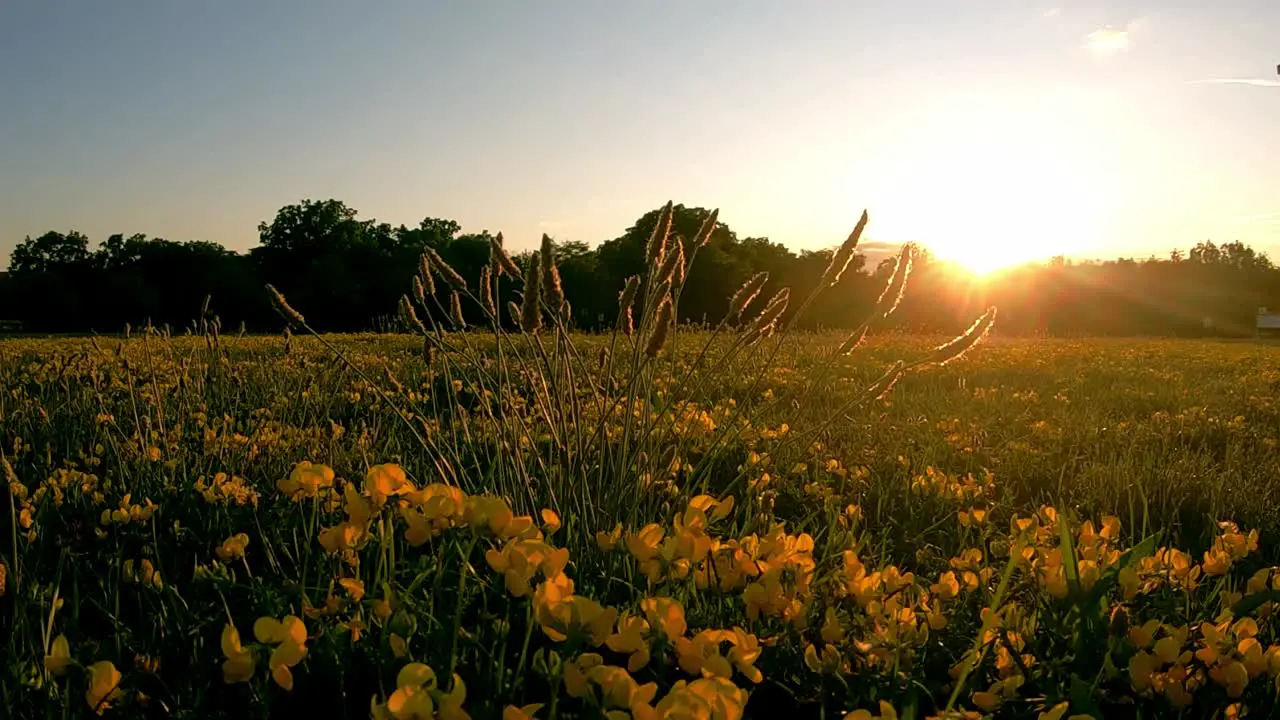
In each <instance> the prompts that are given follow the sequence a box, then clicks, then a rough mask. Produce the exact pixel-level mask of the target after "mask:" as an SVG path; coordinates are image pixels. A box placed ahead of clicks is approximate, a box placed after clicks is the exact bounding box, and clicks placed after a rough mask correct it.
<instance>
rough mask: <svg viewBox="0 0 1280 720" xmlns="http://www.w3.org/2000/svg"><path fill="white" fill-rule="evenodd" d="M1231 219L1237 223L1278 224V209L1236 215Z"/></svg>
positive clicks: (1279, 211) (1279, 217)
mask: <svg viewBox="0 0 1280 720" xmlns="http://www.w3.org/2000/svg"><path fill="white" fill-rule="evenodd" d="M1231 220H1232V221H1233V222H1234V223H1235V224H1237V225H1255V224H1264V225H1280V210H1276V211H1273V212H1263V213H1252V214H1250V215H1236V216H1234V217H1232V218H1231Z"/></svg>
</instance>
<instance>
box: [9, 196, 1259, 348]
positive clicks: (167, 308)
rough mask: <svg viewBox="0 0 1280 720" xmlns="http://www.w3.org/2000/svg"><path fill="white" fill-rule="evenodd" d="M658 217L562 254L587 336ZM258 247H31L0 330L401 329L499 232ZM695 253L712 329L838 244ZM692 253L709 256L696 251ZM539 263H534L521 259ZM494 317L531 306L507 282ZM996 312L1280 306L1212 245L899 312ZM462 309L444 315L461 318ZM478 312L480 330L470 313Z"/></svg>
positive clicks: (1141, 316)
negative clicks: (273, 294) (436, 264)
mask: <svg viewBox="0 0 1280 720" xmlns="http://www.w3.org/2000/svg"><path fill="white" fill-rule="evenodd" d="M660 214H661V208H655V209H654V210H651V211H649V212H646V213H645V214H643V215H641V216H640V217H639V218H638V219H637V220H636V221H635V223H634V224H633V225H632V226H631V227H629V228H627V229H626V231H624V232H623V233H622V234H621V235H620V236H618V237H616V238H613V239H610V240H606V241H604V242H602V243H600V244H599V245H597V246H596V247H591V246H589V245H588V244H586V243H584V242H578V241H568V242H557V243H555V249H556V257H557V259H558V264H559V270H560V275H561V278H562V280H563V284H564V292H565V295H566V299H567V300H568V302H569V305H570V307H571V308H572V319H573V323H574V324H575V325H576V326H577V327H580V328H582V329H584V330H600V329H603V328H606V327H608V326H610V325H611V324H612V323H613V322H614V319H615V318H616V316H617V309H618V291H619V290H620V289H621V288H622V286H623V284H624V282H625V280H626V278H627V277H629V276H631V275H635V274H639V273H641V272H642V271H643V268H644V263H645V256H644V253H645V243H646V241H647V239H648V237H649V235H650V233H651V232H652V231H653V228H654V226H655V225H656V224H657V222H658V219H659V216H660ZM710 216H711V212H710V211H709V210H707V209H705V208H699V207H686V206H684V205H676V206H675V207H674V209H673V212H672V221H671V228H672V233H673V236H676V237H679V238H683V239H684V240H682V241H688V240H691V239H692V238H694V237H695V236H696V235H697V233H698V231H699V229H700V228H702V226H703V223H704V222H706V221H707V220H708V218H709V217H710ZM258 234H259V243H258V245H257V246H256V247H254V248H252V249H251V250H249V251H248V252H246V253H237V252H234V251H231V250H228V249H227V248H225V247H223V246H221V245H218V244H216V243H212V242H206V241H198V240H197V241H174V240H168V239H163V238H149V237H146V236H144V235H129V236H125V235H112V236H110V237H108V238H107V239H106V240H105V241H102V242H101V243H100V244H99V245H98V246H97V247H96V248H95V247H91V246H90V241H89V238H87V237H86V236H85V235H83V234H81V233H78V232H75V231H71V232H67V233H62V232H56V231H51V232H47V233H45V234H43V235H40V236H39V237H34V238H33V237H27V238H26V239H24V240H23V241H22V242H20V243H19V244H18V245H17V247H16V248H14V250H13V253H12V255H11V258H10V262H9V270H8V272H7V273H5V274H4V275H3V276H2V277H0V321H9V322H10V323H11V324H12V325H17V324H20V326H21V328H22V329H23V330H24V331H27V332H39V333H81V332H88V331H96V332H118V331H119V330H120V329H121V328H123V327H124V326H125V324H126V323H129V324H132V325H134V326H139V325H142V324H145V323H150V324H152V325H154V326H156V327H160V326H164V325H168V326H169V327H170V328H171V330H172V331H173V332H181V331H182V329H183V328H188V327H192V326H193V325H195V324H197V323H198V321H199V320H201V319H204V320H206V321H212V320H213V319H215V318H216V319H217V321H218V322H219V323H220V327H221V330H222V332H223V333H227V332H234V331H236V330H237V329H238V328H243V329H245V330H246V331H249V332H267V331H278V330H280V328H281V327H282V322H281V321H280V319H279V318H278V317H277V316H276V315H275V313H274V312H273V310H272V308H271V306H270V303H268V302H267V299H266V295H265V292H264V289H263V288H264V285H265V284H266V283H271V284H273V285H274V286H275V287H277V288H278V289H280V290H281V291H282V292H283V293H284V294H285V296H286V297H288V298H289V301H290V303H291V304H292V305H294V306H295V307H297V308H298V309H300V310H302V311H303V312H304V313H305V314H306V316H307V318H308V321H309V322H310V323H311V324H312V325H313V326H314V327H316V328H317V329H318V330H321V331H330V332H351V331H364V330H391V329H395V328H396V320H395V310H396V306H397V301H398V299H399V298H400V296H401V295H402V294H404V293H406V292H408V291H409V289H410V287H411V284H412V278H413V276H414V274H415V273H416V272H417V270H418V267H419V258H420V257H421V255H422V254H423V252H424V250H426V249H427V248H430V249H432V250H434V251H435V252H436V253H438V254H439V256H440V257H442V258H443V259H444V260H445V261H446V262H448V263H449V264H450V265H451V266H452V267H453V268H454V269H455V270H457V272H458V273H460V274H461V275H462V276H463V277H464V278H466V279H468V280H469V281H472V282H474V280H475V279H476V278H478V277H479V275H480V271H481V268H482V267H483V266H484V265H486V264H487V263H488V262H489V256H490V247H491V243H492V242H494V241H495V240H496V238H495V237H493V236H491V235H490V233H489V232H488V231H482V232H478V233H477V232H464V231H463V228H462V227H461V226H460V225H459V224H458V223H457V222H454V221H452V220H447V219H441V218H432V217H428V218H426V219H424V220H422V222H420V223H418V225H417V226H416V227H408V226H405V225H399V226H392V225H390V224H388V223H380V222H377V221H376V220H372V219H359V218H358V213H357V211H356V210H355V209H354V208H352V207H350V206H348V205H347V204H345V203H343V202H341V201H339V200H332V199H331V200H321V201H315V200H304V201H302V202H300V203H297V204H291V205H287V206H285V207H283V208H281V209H280V210H279V211H278V212H277V213H276V216H275V218H274V219H272V220H271V221H270V222H262V223H260V224H259V225H258ZM685 249H686V250H687V251H688V254H689V256H690V257H691V258H693V259H694V261H693V262H692V264H691V265H690V268H689V275H688V278H687V280H686V283H685V285H684V289H683V291H682V294H681V298H680V303H679V316H680V317H679V319H680V320H681V321H682V322H686V323H707V324H712V325H714V324H716V323H718V322H720V320H721V319H723V317H724V315H725V313H726V311H727V309H728V299H729V297H730V296H731V295H732V294H733V292H734V291H735V290H736V289H737V288H738V286H740V285H741V284H742V283H743V282H745V281H746V280H747V279H748V278H750V277H752V276H753V275H754V274H756V273H759V272H767V273H768V274H769V281H768V284H767V285H766V287H765V292H766V293H771V292H773V291H774V290H776V289H778V288H781V287H790V288H791V291H792V296H793V297H795V296H799V297H806V296H807V295H808V293H809V291H810V290H811V289H812V288H813V287H814V286H815V285H816V284H817V283H818V282H819V280H820V278H821V276H822V274H823V271H824V270H825V268H826V266H827V264H828V262H829V261H830V259H831V253H832V249H827V250H814V251H800V252H794V251H792V250H790V249H788V248H787V247H786V246H785V245H783V244H781V243H778V242H774V241H771V240H769V239H768V238H759V237H738V235H737V234H736V233H735V232H734V231H733V230H731V229H730V228H729V226H728V225H726V224H725V223H723V222H719V221H718V220H716V221H715V224H714V226H713V228H712V230H711V233H710V239H709V241H708V242H706V243H705V244H703V245H702V246H700V247H698V248H696V250H695V248H692V247H686V248H685ZM695 252H696V255H695ZM516 261H517V262H520V263H526V262H527V261H528V253H524V254H517V255H516ZM893 262H894V258H892V257H889V258H884V259H882V260H880V261H879V262H874V263H872V262H868V259H867V256H866V255H862V254H859V255H856V256H855V257H854V260H853V263H852V264H851V265H850V267H849V270H848V272H846V277H845V278H844V279H843V280H842V281H841V283H840V285H839V286H838V287H837V288H835V289H834V290H831V291H827V292H824V293H823V294H821V295H819V297H818V301H817V303H816V304H815V305H814V306H811V307H810V308H809V309H808V310H807V311H806V313H805V315H804V317H803V318H802V326H804V327H809V328H849V327H853V326H855V325H856V324H858V323H860V322H861V320H862V319H863V318H864V317H865V315H866V313H867V311H868V310H869V308H870V307H871V305H872V304H873V303H874V302H875V300H876V298H877V296H878V295H879V293H880V291H881V289H882V288H883V287H884V283H885V280H886V278H887V277H888V275H889V273H890V272H891V271H892V265H893ZM503 283H504V284H503V285H502V286H501V287H500V295H501V297H499V298H498V300H499V303H498V307H506V306H507V302H508V301H510V300H516V299H518V297H519V290H520V287H519V285H518V284H515V285H512V284H509V283H508V281H507V280H504V281H503ZM988 305H997V306H998V307H999V308H1000V322H999V330H1000V332H1002V333H1006V334H1048V335H1201V334H1205V333H1215V334H1231V335H1242V334H1251V333H1252V332H1253V327H1254V317H1255V314H1256V312H1257V309H1258V307H1260V306H1270V307H1272V308H1278V309H1280V269H1277V267H1276V266H1275V265H1274V264H1273V263H1272V262H1271V260H1270V259H1269V258H1268V257H1267V256H1266V254H1264V253H1261V252H1258V251H1255V250H1254V249H1253V248H1250V247H1249V246H1247V245H1245V244H1243V243H1240V242H1229V243H1225V244H1222V245H1216V244H1214V243H1212V242H1201V243H1199V244H1197V245H1196V246H1195V247H1193V248H1191V249H1190V250H1189V251H1188V252H1186V253H1183V252H1181V251H1174V252H1172V253H1170V254H1169V255H1168V256H1167V257H1161V258H1155V257H1150V258H1145V259H1141V260H1139V259H1133V258H1121V259H1117V260H1109V261H1105V262H1084V263H1080V262H1072V261H1070V260H1067V259H1065V258H1055V259H1054V260H1052V261H1050V262H1047V263H1041V264H1028V265H1023V266H1020V267H1016V268H1011V269H1009V270H1006V271H1004V272H1001V273H998V274H995V275H992V276H989V277H987V278H985V279H982V280H975V279H974V278H973V277H972V276H970V275H968V274H967V273H965V272H963V271H958V270H957V268H955V267H954V266H951V265H949V264H948V263H945V262H942V261H940V260H938V259H935V258H933V257H931V256H930V255H929V254H928V253H927V252H925V251H923V250H919V249H917V250H915V252H914V253H913V274H912V278H911V282H910V283H909V284H908V290H907V294H906V297H905V298H904V299H903V303H902V306H901V308H900V309H899V311H898V312H897V313H895V316H894V324H895V326H896V327H898V328H899V329H902V330H906V331H912V332H940V333H952V332H956V331H958V330H960V329H963V326H964V325H965V324H966V323H967V321H968V320H969V319H971V318H972V317H973V316H974V315H975V314H977V313H980V312H981V311H982V310H983V309H984V308H986V307H987V306H988ZM449 309H450V308H449V303H448V302H447V301H446V300H445V299H444V298H443V297H442V298H441V302H439V303H438V308H437V309H436V310H437V311H438V313H439V317H438V318H437V319H439V320H440V321H442V322H447V320H446V318H447V316H448V313H449ZM462 310H463V315H464V317H466V318H468V319H469V320H470V321H476V322H478V321H480V320H481V319H482V311H481V309H480V308H479V307H477V306H473V305H470V304H469V303H464V306H463V308H462Z"/></svg>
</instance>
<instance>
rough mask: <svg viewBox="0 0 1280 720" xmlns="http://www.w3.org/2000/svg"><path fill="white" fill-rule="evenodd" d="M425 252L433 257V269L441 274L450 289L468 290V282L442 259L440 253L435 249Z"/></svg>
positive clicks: (429, 248)
mask: <svg viewBox="0 0 1280 720" xmlns="http://www.w3.org/2000/svg"><path fill="white" fill-rule="evenodd" d="M424 252H425V253H426V254H427V255H429V256H430V257H431V267H432V268H434V269H435V271H436V272H438V273H440V277H441V278H443V279H444V281H445V282H447V283H449V286H450V287H452V288H453V289H454V290H466V289H467V281H466V280H464V279H463V277H462V276H461V275H459V274H458V271H457V270H454V269H453V267H452V266H450V265H449V263H447V262H445V261H444V258H442V257H440V253H438V252H436V251H435V248H432V247H428V248H426V250H424Z"/></svg>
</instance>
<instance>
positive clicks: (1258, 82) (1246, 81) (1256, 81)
mask: <svg viewBox="0 0 1280 720" xmlns="http://www.w3.org/2000/svg"><path fill="white" fill-rule="evenodd" d="M1189 82H1191V83H1192V84H1193V85H1252V86H1254V87H1280V80H1270V79H1268V78H1207V79H1205V80H1191V81H1189Z"/></svg>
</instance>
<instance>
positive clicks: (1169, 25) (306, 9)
mask: <svg viewBox="0 0 1280 720" xmlns="http://www.w3.org/2000/svg"><path fill="white" fill-rule="evenodd" d="M1199 4H1200V5H1205V6H1207V5H1208V3H1199ZM1188 5H1190V4H1188ZM960 8H963V9H960ZM1276 27H1280V4H1277V3H1273V2H1269V1H1266V0H1256V1H1254V2H1234V3H1233V2H1221V3H1215V6H1214V7H1212V8H1207V7H1206V8H1200V9H1197V8H1186V9H1174V10H1170V9H1163V8H1160V7H1158V3H1155V2H1129V3H1104V4H1098V5H1094V6H1091V7H1089V8H1088V9H1075V8H1072V7H1070V6H1068V5H1067V4H1065V3H1063V4H1062V5H1058V4H1055V3H1054V2H1052V1H1051V0H1050V1H1047V2H1032V1H1030V0H1026V1H1019V0H971V1H965V2H957V1H956V0H931V1H927V2H926V1H922V0H917V1H914V2H905V1H904V2H881V3H865V2H840V3H838V2H834V1H832V2H802V1H788V2H760V1H752V0H739V1H737V2H728V1H717V2H710V1H707V2H692V3H690V2H682V3H676V2H660V1H655V2H644V3H640V2H628V3H623V2H608V3H604V2H584V1H578V0H574V1H570V0H559V1H556V0H548V1H547V2H537V3H533V2H515V1H506V2H500V1H498V0H493V1H491V2H466V3H463V2H453V3H445V2H425V1H424V2H347V1H343V2H338V1H333V0H308V1H307V2H302V1H300V0H295V1H292V2H286V1H285V0H278V1H275V2H269V3H260V2H249V1H248V0H226V1H223V2H168V1H160V0H127V1H126V0H118V1H100V2H89V1H87V0H12V1H11V2H6V3H4V4H3V5H0V88H3V94H2V97H0V168H2V170H0V259H2V258H4V257H7V254H8V252H9V250H10V249H11V248H12V247H13V245H14V244H15V243H16V242H18V241H20V240H21V239H22V237H23V236H25V235H28V234H31V235H36V234H39V233H41V232H44V231H45V230H48V229H60V230H68V229H72V228H74V229H78V230H80V231H82V232H84V233H86V234H88V235H89V236H90V238H91V240H93V241H100V240H102V239H104V238H105V237H106V236H107V235H108V234H110V233H113V232H124V233H129V232H142V233H147V234H149V235H153V236H163V237H167V238H170V239H176V240H182V239H204V240H213V241H216V242H220V243H222V244H224V245H227V246H228V247H231V248H234V249H237V250H244V249H247V248H249V247H251V246H253V245H254V244H255V243H256V241H257V230H256V226H257V223H258V222H259V221H261V220H269V219H270V218H271V217H272V216H273V215H274V213H275V211H276V209H278V208H279V207H280V206H281V205H284V204H287V203H291V202H296V201H298V200H300V199H302V198H316V199H320V198H328V197H336V198H340V199H342V200H345V201H347V202H348V203H349V204H351V205H352V206H354V207H356V208H358V209H359V210H360V211H361V214H362V216H364V217H376V218H378V219H379V220H383V221H387V222H391V223H393V224H399V223H405V224H410V225H412V224H415V223H416V222H417V221H418V220H420V219H421V218H422V217H424V216H436V217H449V218H453V219H455V220H457V221H459V222H460V223H462V225H463V227H464V228H466V229H470V230H480V229H489V230H492V231H498V230H501V231H503V232H504V233H505V234H506V236H507V237H508V238H509V239H510V242H511V243H512V244H514V245H515V246H516V247H526V246H529V245H532V244H533V243H534V242H535V241H536V239H537V238H538V237H539V236H540V235H541V233H542V232H549V233H551V234H552V235H553V236H555V237H557V238H562V239H572V240H585V241H588V242H592V243H595V242H598V241H601V240H604V239H608V238H611V237H615V236H617V235H618V234H620V233H621V232H622V230H624V229H625V228H626V227H627V226H629V225H630V224H631V223H632V222H633V221H634V220H635V218H636V217H638V216H639V215H640V214H642V213H643V212H644V211H646V210H648V209H650V208H653V207H656V206H657V205H659V204H661V203H662V202H664V201H665V200H667V199H668V198H673V199H675V200H676V201H677V202H683V203H686V204H690V205H702V206H706V207H713V206H718V207H720V208H721V217H722V219H723V220H725V221H726V222H728V223H729V225H730V226H731V227H732V228H733V229H734V230H736V231H737V232H738V233H739V235H743V236H746V235H757V236H758V235H764V236H768V237H770V238H772V239H774V240H777V241H781V242H784V243H786V244H787V245H789V246H791V247H793V248H796V249H801V248H819V247H826V246H830V245H834V244H836V243H838V242H840V240H841V239H843V236H844V235H845V234H846V233H847V232H848V229H849V227H850V226H851V225H852V223H853V222H854V221H855V220H856V219H857V216H858V213H859V212H860V211H861V210H862V208H863V207H866V208H868V209H869V210H870V213H871V218H872V222H871V225H870V226H869V228H868V236H870V237H871V238H872V239H875V240H880V241H885V242H901V241H907V240H915V241H919V242H922V243H924V244H925V245H928V246H931V247H934V248H935V249H936V250H938V251H939V252H941V253H942V254H946V255H952V256H957V257H962V258H963V257H964V256H966V255H971V256H974V257H984V258H991V257H997V258H999V257H1012V256H1018V257H1022V256H1025V257H1033V256H1047V255H1052V254H1056V253H1059V252H1063V253H1066V254H1073V255H1080V256H1091V257H1092V256H1114V255H1117V254H1126V255H1129V254H1138V255H1146V254H1151V253H1156V254H1164V253H1165V252H1166V251H1167V250H1169V249H1171V248H1173V247H1183V248H1186V247H1189V246H1190V245H1192V244H1194V243H1195V242H1197V241H1199V240H1202V239H1208V238H1212V239H1215V240H1231V239H1241V240H1244V241H1246V242H1249V243H1250V244H1253V245H1254V246H1255V247H1259V248H1262V249H1265V250H1267V251H1269V252H1270V253H1271V254H1272V256H1273V257H1276V258H1277V259H1280V164H1278V163H1277V161H1276V160H1277V158H1280V124H1278V123H1277V120H1280V82H1277V81H1280V76H1278V75H1277V74H1276V64H1277V63H1278V62H1280V47H1277V46H1276V45H1275V43H1274V40H1275V34H1274V31H1275V28H1276ZM1222 80H1257V81H1260V82H1258V83H1256V84H1246V83H1244V82H1219V81H1222Z"/></svg>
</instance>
